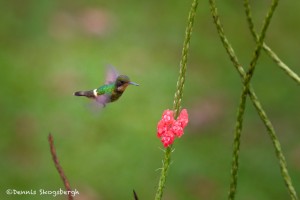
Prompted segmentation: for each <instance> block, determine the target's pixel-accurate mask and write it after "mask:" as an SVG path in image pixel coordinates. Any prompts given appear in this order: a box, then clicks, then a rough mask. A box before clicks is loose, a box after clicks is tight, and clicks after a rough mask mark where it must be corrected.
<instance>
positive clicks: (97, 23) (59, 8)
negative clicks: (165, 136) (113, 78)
mask: <svg viewBox="0 0 300 200" xmlns="http://www.w3.org/2000/svg"><path fill="white" fill-rule="evenodd" d="M217 3H218V6H219V12H220V14H221V17H222V18H221V19H222V21H223V23H224V28H225V32H226V33H227V35H228V38H229V39H230V41H231V42H232V45H233V46H234V48H235V51H236V53H237V55H238V56H239V59H240V61H241V62H242V63H243V64H244V65H245V66H248V64H249V60H250V59H251V57H252V52H253V49H254V42H253V40H252V38H251V35H250V34H249V31H248V29H247V24H246V21H245V15H244V13H243V7H242V2H237V1H219V2H217ZM269 4H270V1H259V2H255V3H252V7H253V16H254V20H255V23H256V25H257V27H258V28H259V27H260V26H261V24H262V22H261V21H262V19H263V17H264V15H265V12H266V9H267V7H268V5H269ZM190 6H191V1H179V0H177V1H171V0H167V1H158V0H154V1H137V0H129V1H103V0H97V1H96V0H89V1H76V2H75V1H69V0H52V1H46V0H28V1H15V0H13V1H0V44H1V47H0V66H1V73H0V87H1V88H0V91H1V98H0V113H1V115H0V122H1V140H0V152H1V154H0V155H1V157H0V158H1V161H0V172H1V178H0V189H1V190H0V198H1V199H18V200H19V199H66V197H65V196H58V197H55V198H54V197H53V196H51V195H43V196H39V195H34V196H31V195H22V196H20V195H11V196H8V195H6V194H5V191H6V190H7V189H16V190H31V189H32V190H37V193H38V192H39V189H44V190H50V191H52V190H59V189H60V188H63V184H62V181H61V180H60V177H59V175H58V173H57V171H56V169H55V167H54V164H53V161H52V158H51V155H50V152H49V144H48V141H47V136H48V134H49V132H51V133H52V134H53V137H54V141H55V145H56V150H57V154H58V157H59V160H60V163H61V165H62V167H63V168H64V170H65V173H66V175H67V177H68V179H69V181H70V183H71V187H72V188H73V189H77V190H78V191H79V192H80V195H78V196H76V198H75V199H78V200H96V199H97V200H98V199H105V200H110V199H133V198H132V190H133V189H135V190H136V191H137V193H138V196H139V197H140V199H153V198H154V195H155V192H156V188H157V183H158V179H159V175H160V171H159V170H158V169H159V168H160V167H161V161H162V158H163V152H162V150H161V148H162V144H161V143H160V141H159V140H158V139H157V137H156V124H157V122H158V120H159V119H160V117H161V114H162V112H163V110H165V109H167V108H172V103H173V96H174V92H175V89H176V82H177V76H178V71H179V61H180V57H181V48H182V43H183V38H184V32H185V26H186V21H187V15H188V11H189V9H190ZM299 8H300V2H297V1H282V2H280V4H279V7H278V9H277V11H276V13H275V16H274V18H273V21H272V23H271V26H270V28H269V30H268V33H267V39H266V41H267V43H268V44H269V45H270V46H271V48H273V50H274V51H275V52H277V53H278V55H279V56H280V57H281V58H282V59H283V61H285V62H286V63H287V64H288V65H289V66H291V68H292V69H293V70H295V71H296V72H297V73H298V74H300V67H299V66H300V60H299V49H300V46H299V42H300V37H299V35H300V27H299V26H298V24H299V18H300V13H299ZM108 64H111V65H114V66H115V67H116V68H117V69H118V71H119V72H120V73H121V74H126V75H128V76H129V77H131V79H132V81H135V82H137V83H139V84H140V86H139V87H133V86H132V87H129V88H128V89H127V91H126V92H125V93H124V95H123V96H122V98H121V99H120V100H119V101H118V102H116V103H113V104H109V105H108V106H107V107H106V108H105V109H103V110H102V111H100V112H98V111H96V112H93V111H90V108H89V101H88V99H86V98H77V97H74V96H72V93H73V92H74V91H76V90H84V89H92V88H95V87H97V86H99V85H101V84H102V83H103V82H104V80H105V78H104V77H105V73H106V72H105V71H106V66H107V65H108ZM252 82H253V87H254V88H255V90H256V92H257V95H258V97H259V98H260V100H261V103H262V104H263V106H264V108H265V110H266V112H267V113H268V114H269V116H270V119H271V121H272V122H273V124H274V126H275V128H276V130H277V133H278V137H279V139H280V140H281V144H282V148H283V151H284V154H285V156H286V159H287V163H288V167H289V170H290V175H291V176H292V178H293V182H294V185H295V187H296V190H297V191H298V193H299V192H300V143H299V141H300V135H299V130H300V123H299V114H300V109H299V102H300V94H299V86H298V85H297V84H296V83H295V82H294V81H292V80H291V79H290V78H289V77H287V76H286V75H285V73H284V72H282V71H281V70H280V69H279V68H278V67H277V66H276V65H275V64H274V63H273V62H272V60H270V58H269V57H267V56H266V54H265V53H262V56H261V58H260V59H259V62H258V66H257V70H256V71H255V75H254V78H253V81H252ZM240 92H241V81H240V78H239V76H238V74H237V72H236V71H235V69H234V68H233V66H232V64H231V63H230V61H229V59H228V57H227V55H226V53H225V50H224V49H223V47H222V45H221V42H220V40H219V38H218V35H217V33H216V30H215V26H214V24H213V23H212V18H211V16H210V8H209V5H208V2H200V4H199V6H198V11H197V16H196V19H195V27H194V32H193V37H192V41H191V48H190V54H189V61H188V71H187V80H186V84H185V91H184V98H183V101H182V106H183V107H184V108H187V109H188V111H189V116H190V122H189V125H188V126H187V128H186V130H185V135H184V136H183V137H182V138H181V139H180V140H177V141H176V142H175V145H174V147H175V152H174V153H173V154H172V165H171V168H170V170H169V176H168V179H167V185H166V189H165V193H164V199H166V200H167V199H172V200H181V199H189V200H196V199H226V197H227V191H228V187H229V177H230V165H231V151H232V140H233V128H234V123H235V116H236V110H237V105H238V102H239V95H240ZM242 134H243V135H242V144H241V160H240V161H241V162H240V171H239V185H238V193H237V199H241V200H250V199H256V200H262V199H289V196H288V192H287V190H286V188H285V186H284V183H283V180H282V178H281V175H280V171H279V167H278V164H277V160H276V157H275V154H274V150H273V146H272V143H271V141H270V140H269V137H268V135H267V133H266V130H265V127H264V126H263V124H262V123H261V121H260V119H259V117H258V115H257V114H256V112H255V110H254V108H253V106H252V105H251V103H250V102H249V101H248V102H247V110H246V115H245V124H244V131H243V133H242Z"/></svg>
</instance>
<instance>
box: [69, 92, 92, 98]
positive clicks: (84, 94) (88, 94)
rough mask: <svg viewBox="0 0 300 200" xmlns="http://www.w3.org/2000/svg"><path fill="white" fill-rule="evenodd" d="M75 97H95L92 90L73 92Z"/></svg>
mask: <svg viewBox="0 0 300 200" xmlns="http://www.w3.org/2000/svg"><path fill="white" fill-rule="evenodd" d="M74 95H75V96H85V97H89V98H92V97H95V94H94V90H89V91H78V92H74Z"/></svg>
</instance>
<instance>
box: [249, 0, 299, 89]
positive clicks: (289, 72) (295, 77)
mask: <svg viewBox="0 0 300 200" xmlns="http://www.w3.org/2000/svg"><path fill="white" fill-rule="evenodd" d="M244 8H245V13H246V17H247V22H248V26H249V29H250V32H251V34H252V36H253V38H254V39H255V41H256V42H257V41H258V35H257V34H256V31H255V28H254V23H253V20H252V14H251V7H250V4H249V0H244ZM263 49H264V50H265V52H266V53H267V54H268V55H269V56H270V57H271V58H272V60H273V61H274V62H275V63H276V64H277V65H278V66H279V67H280V68H281V69H282V70H283V71H284V72H285V73H286V74H287V75H288V76H289V77H291V78H292V79H293V80H294V81H296V82H297V83H298V84H300V77H299V76H298V75H297V74H296V73H295V72H293V71H292V70H291V69H290V68H289V67H288V66H287V65H286V64H285V63H284V62H282V61H281V59H280V58H279V57H278V56H277V54H276V53H275V52H273V51H272V49H271V48H270V47H269V46H268V45H267V44H266V43H263Z"/></svg>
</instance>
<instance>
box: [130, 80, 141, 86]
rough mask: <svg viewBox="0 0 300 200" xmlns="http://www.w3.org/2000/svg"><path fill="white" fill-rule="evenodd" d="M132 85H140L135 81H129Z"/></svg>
mask: <svg viewBox="0 0 300 200" xmlns="http://www.w3.org/2000/svg"><path fill="white" fill-rule="evenodd" d="M129 84H130V85H135V86H139V84H137V83H135V82H131V81H130V82H129Z"/></svg>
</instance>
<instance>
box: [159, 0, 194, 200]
mask: <svg viewBox="0 0 300 200" xmlns="http://www.w3.org/2000/svg"><path fill="white" fill-rule="evenodd" d="M197 6H198V0H194V1H193V3H192V7H191V10H190V12H189V17H188V24H187V27H186V32H185V39H184V42H183V48H182V56H181V61H180V71H179V76H178V81H177V89H176V92H175V96H174V103H173V110H174V114H173V115H174V118H175V119H177V118H178V116H179V113H180V108H181V100H182V96H183V88H184V82H185V76H186V75H185V74H186V69H187V58H188V50H189V46H190V40H191V35H192V30H193V25H194V19H195V15H196V10H197ZM171 153H172V145H169V146H168V147H167V148H166V150H165V155H164V159H163V166H162V171H161V175H160V179H159V183H158V189H157V192H156V196H155V200H160V199H161V198H162V196H163V190H164V187H165V183H166V178H167V172H168V169H169V166H170V161H171Z"/></svg>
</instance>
